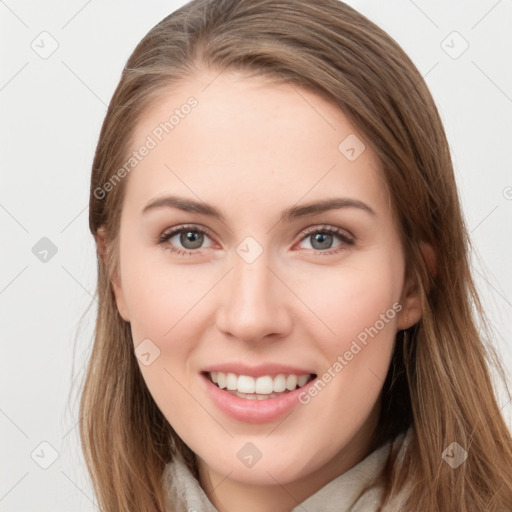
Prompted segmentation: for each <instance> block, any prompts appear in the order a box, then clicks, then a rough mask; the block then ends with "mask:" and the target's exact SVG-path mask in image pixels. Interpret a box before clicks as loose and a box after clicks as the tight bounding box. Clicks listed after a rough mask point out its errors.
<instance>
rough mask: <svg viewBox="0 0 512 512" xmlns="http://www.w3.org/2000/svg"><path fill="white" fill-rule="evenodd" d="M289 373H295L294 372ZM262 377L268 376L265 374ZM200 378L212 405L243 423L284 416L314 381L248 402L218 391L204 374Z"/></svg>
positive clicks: (221, 390)
mask: <svg viewBox="0 0 512 512" xmlns="http://www.w3.org/2000/svg"><path fill="white" fill-rule="evenodd" d="M223 368H224V367H223ZM212 371H216V370H212ZM218 371H225V370H218ZM233 373H236V372H233ZM281 373H286V372H281ZM290 373H296V370H294V371H293V372H290ZM305 373H312V372H307V371H302V370H301V371H300V374H302V375H303V374H305ZM243 375H247V373H243ZM264 375H269V374H268V373H265V374H264ZM201 378H202V380H203V382H204V384H205V387H206V392H207V393H208V395H209V396H210V398H211V400H212V401H213V403H214V404H215V405H216V406H217V407H218V408H219V409H220V410H221V411H222V412H224V413H225V414H227V415H228V416H231V417H232V418H234V419H235V420H238V421H243V422H244V423H266V422H270V421H275V420H277V419H279V418H280V417H282V416H286V415H287V414H288V413H290V412H291V411H292V409H293V408H294V407H296V406H297V405H300V402H299V394H300V393H303V392H304V391H305V390H306V387H307V386H310V385H311V384H313V383H314V382H315V380H316V379H313V380H311V381H309V382H308V384H306V385H305V386H302V387H301V388H297V389H295V390H293V391H290V392H288V393H285V394H284V395H281V396H278V397H275V398H268V399H265V400H248V399H246V398H239V397H237V396H235V395H232V394H231V393H228V392H227V391H225V390H223V389H220V388H219V387H218V386H217V385H215V384H214V383H213V382H212V381H211V380H210V378H209V377H208V376H207V375H205V374H204V373H202V374H201Z"/></svg>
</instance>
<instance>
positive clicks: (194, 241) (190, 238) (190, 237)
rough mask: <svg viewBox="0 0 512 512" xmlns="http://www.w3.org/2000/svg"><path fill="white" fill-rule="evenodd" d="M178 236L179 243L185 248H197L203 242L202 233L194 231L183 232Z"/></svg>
mask: <svg viewBox="0 0 512 512" xmlns="http://www.w3.org/2000/svg"><path fill="white" fill-rule="evenodd" d="M180 238H181V239H180V243H181V244H182V245H183V247H185V248H187V249H198V248H199V247H201V245H202V243H203V234H202V233H197V232H196V231H187V232H186V233H185V232H183V233H181V237H180ZM188 244H191V245H188Z"/></svg>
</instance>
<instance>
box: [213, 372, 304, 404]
mask: <svg viewBox="0 0 512 512" xmlns="http://www.w3.org/2000/svg"><path fill="white" fill-rule="evenodd" d="M209 376H210V379H211V380H212V382H214V383H215V384H217V386H218V387H219V388H220V389H227V390H228V391H235V392H238V393H241V394H244V395H254V394H256V395H273V394H275V393H280V394H281V393H283V392H287V390H288V391H293V390H294V389H296V388H297V386H299V387H302V386H304V385H305V384H306V383H307V381H308V380H309V379H310V377H311V376H312V375H311V374H309V373H308V374H305V375H284V374H282V373H281V374H279V375H276V376H275V377H274V378H272V377H270V376H269V375H265V376H263V377H257V378H254V377H251V376H249V375H236V374H234V373H224V372H210V373H209ZM233 394H237V393H233ZM237 396H238V394H237ZM243 398H247V397H246V396H244V397H243ZM254 398H256V399H259V400H261V399H264V398H265V397H261V398H260V397H259V396H255V397H254ZM270 398H273V397H272V396H271V397H270Z"/></svg>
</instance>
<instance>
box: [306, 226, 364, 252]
mask: <svg viewBox="0 0 512 512" xmlns="http://www.w3.org/2000/svg"><path fill="white" fill-rule="evenodd" d="M336 238H338V240H340V241H341V242H340V243H339V244H337V245H336V246H334V248H335V250H333V251H329V252H326V251H327V250H329V249H332V248H333V241H334V240H335V239H336ZM305 241H309V245H310V247H307V248H308V249H312V250H314V251H315V252H322V253H324V254H334V253H337V252H340V251H343V250H345V249H346V248H347V246H351V245H354V243H355V240H354V239H353V238H352V237H350V236H349V235H348V234H346V233H345V232H344V231H343V230H341V229H339V228H336V227H334V226H315V227H314V228H311V229H309V230H307V231H306V233H305V235H304V236H303V237H302V239H301V242H305ZM336 248H337V249H336Z"/></svg>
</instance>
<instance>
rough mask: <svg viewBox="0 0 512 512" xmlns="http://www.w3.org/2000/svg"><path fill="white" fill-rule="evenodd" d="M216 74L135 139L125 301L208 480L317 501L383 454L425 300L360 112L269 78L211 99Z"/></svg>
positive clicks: (144, 358)
mask: <svg viewBox="0 0 512 512" xmlns="http://www.w3.org/2000/svg"><path fill="white" fill-rule="evenodd" d="M213 77H214V75H206V74H202V75H198V76H196V77H195V78H194V79H190V80H188V81H187V82H183V83H181V84H180V85H179V87H177V88H174V89H173V90H172V91H169V92H168V93H167V94H165V95H162V97H161V98H160V100H159V101H158V102H157V103H155V104H154V105H153V107H152V108H151V109H150V110H148V111H147V112H146V113H145V115H144V117H143V118H142V119H141V121H140V122H139V124H138V126H137V127H136V130H135V134H134V138H133V150H134V151H137V152H138V154H139V156H140V154H141V153H147V154H146V155H145V156H143V157H141V158H140V159H137V164H136V165H134V166H133V168H132V169H131V170H130V172H129V175H128V176H127V177H125V178H124V179H125V180H126V183H125V185H126V190H125V197H124V203H123V207H122V214H121V225H120V238H119V261H120V265H119V268H118V274H117V277H116V278H115V279H114V281H113V285H114V290H115V293H116V299H117V305H118V308H119V311H120V313H121V315H122V316H123V318H124V319H125V320H126V321H129V322H130V325H131V330H132V334H133V341H134V346H135V348H136V354H137V356H138V358H139V359H138V360H139V365H140V368H141V371H142V374H143V377H144V380H145V382H146V384H147V386H148V388H149V391H150V392H151V394H152V396H153V397H154V399H155V401H156V403H157V405H158V407H159V408H160V409H161V411H162V412H163V414H164V415H165V417H166V418H167V420H168V421H169V423H170V424H171V425H172V426H173V428H174V430H175V431H176V432H177V433H178V434H179V436H180V437H181V438H182V439H183V440H184V441H185V443H186V444H187V445H188V446H189V447H190V448H191V449H192V450H193V451H194V452H195V453H196V455H197V457H198V463H199V464H200V468H201V474H202V475H203V476H204V475H208V476H209V478H211V479H212V480H215V479H216V478H218V480H219V481H220V480H221V479H223V478H224V477H225V475H227V474H229V480H230V481H235V482H237V483H238V484H257V485H262V486H272V485H275V484H276V482H279V483H280V484H288V485H290V489H291V488H292V486H294V485H297V489H300V492H303V490H304V489H305V487H304V482H302V483H301V485H299V483H300V482H301V481H302V480H303V481H307V482H308V483H307V485H317V486H321V485H323V484H324V483H326V482H327V481H329V480H330V479H332V478H334V477H335V476H336V475H338V474H341V473H342V472H344V471H345V470H347V469H349V468H350V467H351V466H353V465H354V464H355V463H356V462H358V461H359V460H361V459H362V458H363V457H364V456H365V455H366V454H367V450H368V446H369V445H368V441H369V436H370V434H371V432H372V430H373V429H374V427H375V425H376V421H377V415H378V412H379V394H380V391H381V389H382V385H383V382H384V379H385V376H386V373H387V371H388V367H389V363H390V359H391V356H392V352H393V347H394V339H395V335H396V332H397V331H398V330H399V329H403V328H406V327H408V326H410V325H412V324H414V323H415V322H416V321H417V319H418V316H419V305H418V299H417V297H416V295H415V294H414V289H413V288H412V287H410V286H409V284H408V283H407V282H406V281H405V280H404V270H405V261H404V256H403V253H402V248H401V244H400V239H399V235H398V231H397V226H396V223H395V220H394V217H393V213H392V210H391V206H390V200H389V197H388V193H387V189H386V185H385V183H384V181H383V177H382V173H381V170H380V168H379V163H378V161H377V158H376V157H375V154H374V153H373V152H372V150H371V148H370V146H369V144H367V143H365V140H364V137H363V135H361V134H360V133H358V132H357V131H356V129H355V128H354V126H352V125H351V123H350V122H349V121H348V120H347V118H346V117H345V115H344V114H343V113H342V112H341V111H340V110H339V109H337V108H336V107H335V106H334V105H332V104H330V103H329V102H327V101H326V100H324V99H322V98H320V97H319V96H317V95H315V94H312V93H310V92H307V91H305V90H303V89H299V88H297V87H293V88H292V87H291V86H289V85H274V84H270V83H269V82H268V81H266V80H265V79H264V78H244V76H243V75H239V74H234V73H232V74H226V73H225V74H221V75H220V76H218V77H217V78H216V79H215V80H214V81H213V82H212V83H210V85H208V87H207V88H206V89H205V86H206V85H207V84H208V83H209V82H210V81H211V80H212V78H213ZM190 97H194V98H195V101H189V105H192V104H193V106H191V107H190V108H185V107H183V106H184V105H185V104H187V99H188V98H190ZM176 109H178V112H177V113H176V116H175V119H174V120H173V121H171V123H173V124H172V128H169V127H170V126H171V125H170V124H169V117H170V115H171V114H172V113H173V112H175V110H176ZM178 118H179V120H178V121H177V119H178ZM165 122H167V123H168V124H167V125H166V124H165ZM165 128H167V131H166V130H165ZM148 137H149V138H148ZM150 139H151V141H152V142H150ZM363 144H365V146H363ZM143 145H146V146H147V147H149V146H151V147H150V149H149V150H148V151H144V150H142V151H139V149H140V148H141V147H142V146H143ZM117 186H119V185H117ZM329 201H331V203H330V204H328V202H329ZM315 205H316V206H315ZM322 205H323V206H322ZM212 380H216V381H217V384H215V383H214V382H212ZM219 385H220V386H222V387H224V389H221V388H220V387H219ZM225 386H227V387H225ZM287 386H288V387H287ZM228 388H231V389H228ZM283 389H285V390H284V391H283ZM292 390H293V391H292ZM237 393H238V395H237ZM269 393H272V394H269ZM254 398H261V399H254ZM304 492H307V491H304Z"/></svg>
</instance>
